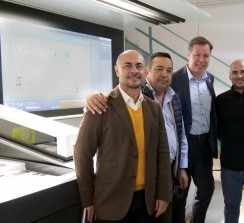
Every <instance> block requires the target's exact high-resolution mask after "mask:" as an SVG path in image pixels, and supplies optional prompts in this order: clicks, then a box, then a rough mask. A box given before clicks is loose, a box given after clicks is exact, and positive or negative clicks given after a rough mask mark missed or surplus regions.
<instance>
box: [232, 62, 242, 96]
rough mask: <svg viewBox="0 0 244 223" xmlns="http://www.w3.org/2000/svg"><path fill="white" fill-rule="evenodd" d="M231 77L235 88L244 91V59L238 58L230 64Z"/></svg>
mask: <svg viewBox="0 0 244 223" xmlns="http://www.w3.org/2000/svg"><path fill="white" fill-rule="evenodd" d="M229 78H230V81H231V83H232V84H233V86H234V89H235V90H236V91H238V92H240V93H242V92H243V91H244V59H237V60H235V61H234V62H233V63H232V64H231V65H230V74H229Z"/></svg>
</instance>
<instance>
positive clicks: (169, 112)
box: [148, 83, 188, 168]
mask: <svg viewBox="0 0 244 223" xmlns="http://www.w3.org/2000/svg"><path fill="white" fill-rule="evenodd" d="M148 87H149V88H150V90H151V92H152V93H153V96H154V99H155V101H157V102H158V103H159V101H158V100H157V98H156V97H155V91H154V89H153V88H152V87H151V85H150V84H149V83H148ZM174 94H175V92H174V90H173V89H172V88H171V87H168V88H167V90H166V93H165V96H164V101H163V105H161V107H162V113H163V117H164V122H165V129H166V132H167V137H168V143H169V150H170V161H171V163H172V162H173V161H174V160H175V159H176V156H177V155H178V154H177V153H178V151H179V150H178V146H179V145H178V139H177V133H176V124H175V120H174V113H173V108H172V105H171V101H172V98H173V95H174ZM179 167H180V168H187V167H188V143H187V139H186V135H185V128H184V122H183V119H182V139H181V159H180V162H179Z"/></svg>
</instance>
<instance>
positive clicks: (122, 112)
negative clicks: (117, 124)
mask: <svg viewBox="0 0 244 223" xmlns="http://www.w3.org/2000/svg"><path fill="white" fill-rule="evenodd" d="M110 96H111V97H112V98H114V99H116V100H113V99H112V100H111V106H113V108H114V110H115V111H116V112H117V113H118V114H119V116H120V118H121V121H122V123H123V124H124V126H125V128H126V129H127V132H128V134H129V135H130V137H131V139H132V141H133V143H134V145H135V147H136V148H137V144H136V137H135V132H134V128H133V124H132V121H131V117H130V114H129V111H128V109H127V107H126V103H125V101H124V99H123V97H122V95H121V93H120V91H119V88H118V87H116V88H115V89H114V90H113V91H112V92H111V93H110Z"/></svg>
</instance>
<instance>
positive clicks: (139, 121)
mask: <svg viewBox="0 0 244 223" xmlns="http://www.w3.org/2000/svg"><path fill="white" fill-rule="evenodd" d="M127 108H128V111H129V113H130V117H131V120H132V123H133V127H134V132H135V136H136V143H137V150H138V163H137V175H136V185H135V190H136V191H137V190H141V189H144V184H145V155H144V119H143V111H142V106H140V107H139V109H138V110H137V111H135V110H134V109H132V108H131V107H130V106H128V105H127Z"/></svg>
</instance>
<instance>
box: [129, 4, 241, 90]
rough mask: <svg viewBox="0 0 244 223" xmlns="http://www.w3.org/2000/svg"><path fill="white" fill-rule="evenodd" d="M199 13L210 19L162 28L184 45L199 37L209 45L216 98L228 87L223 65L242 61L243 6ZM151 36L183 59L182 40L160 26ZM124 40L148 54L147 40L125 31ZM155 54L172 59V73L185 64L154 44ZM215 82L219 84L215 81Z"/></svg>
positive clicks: (209, 9)
mask: <svg viewBox="0 0 244 223" xmlns="http://www.w3.org/2000/svg"><path fill="white" fill-rule="evenodd" d="M202 9H203V10H204V11H206V12H207V13H209V14H210V15H211V16H212V18H211V19H209V20H205V21H192V22H191V21H187V22H185V23H180V24H171V25H166V26H165V27H166V28H167V29H169V30H170V31H172V32H174V33H176V34H177V35H179V36H180V37H182V38H183V39H185V40H187V41H189V40H190V39H191V38H193V37H195V36H198V35H202V36H205V37H206V38H207V39H209V40H210V41H211V42H212V43H213V45H214V48H213V51H212V56H214V57H215V58H217V59H215V58H211V63H210V66H209V68H208V71H210V72H211V73H213V74H214V75H215V76H216V79H215V90H216V94H219V93H221V92H223V91H225V90H228V89H229V86H230V85H231V83H230V81H229V77H228V73H229V67H228V66H226V65H224V64H223V63H225V64H227V65H230V64H231V63H232V62H233V61H234V60H235V59H238V58H244V13H243V9H244V3H236V4H232V5H223V6H212V7H206V8H202ZM142 30H143V31H144V32H146V33H148V27H144V28H143V29H142ZM152 35H153V37H154V38H155V39H157V40H159V41H160V42H162V43H164V44H165V45H166V46H168V47H170V48H171V49H172V50H174V51H176V52H178V53H180V54H181V55H182V56H184V57H186V58H187V42H185V41H184V40H183V39H181V38H179V37H177V36H175V35H174V34H172V33H171V32H169V31H167V30H165V29H164V28H162V27H160V26H154V27H152ZM125 37H126V38H127V39H129V40H130V41H131V42H133V43H134V44H136V45H138V46H139V47H140V48H142V49H144V50H145V51H147V52H149V44H148V38H146V37H145V36H143V35H142V34H140V33H139V32H137V31H135V30H132V29H127V30H125ZM156 51H166V52H169V53H170V54H171V55H172V57H173V61H174V68H175V69H178V68H180V67H182V66H183V65H184V64H186V61H185V60H183V59H181V58H179V57H178V56H175V55H174V54H173V53H172V52H170V51H169V50H167V49H166V48H164V47H162V46H160V45H159V44H157V43H154V44H153V52H156ZM218 60H220V61H222V62H223V63H221V62H219V61H218ZM218 79H220V80H222V81H218ZM222 82H224V83H225V84H223V83H222ZM226 85H227V86H226Z"/></svg>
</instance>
